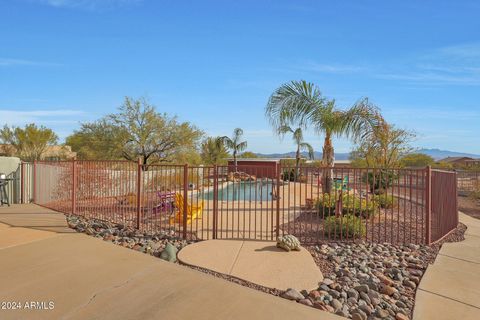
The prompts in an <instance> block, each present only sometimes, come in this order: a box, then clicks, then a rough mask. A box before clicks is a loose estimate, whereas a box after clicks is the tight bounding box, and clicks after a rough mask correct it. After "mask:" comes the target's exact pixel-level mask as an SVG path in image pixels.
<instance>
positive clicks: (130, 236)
mask: <svg viewBox="0 0 480 320" xmlns="http://www.w3.org/2000/svg"><path fill="white" fill-rule="evenodd" d="M66 218H67V223H68V226H69V227H70V228H72V229H75V230H76V231H77V232H82V233H86V234H88V235H90V236H93V237H96V238H100V239H103V240H105V241H109V242H112V243H114V244H117V245H120V246H122V247H125V248H129V249H133V250H137V251H140V252H143V253H147V254H150V255H152V256H155V257H159V258H162V259H164V260H167V261H171V262H175V261H176V253H177V252H178V251H179V250H181V249H182V248H183V247H185V246H186V245H188V244H190V243H193V241H186V240H183V239H180V238H178V237H177V236H176V235H175V233H174V232H173V231H160V232H151V231H145V232H140V231H138V230H136V229H134V228H132V227H129V226H123V225H120V224H113V223H110V222H106V221H101V220H95V219H87V218H85V217H82V216H77V215H66Z"/></svg>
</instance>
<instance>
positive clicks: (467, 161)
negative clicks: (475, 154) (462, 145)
mask: <svg viewBox="0 0 480 320" xmlns="http://www.w3.org/2000/svg"><path fill="white" fill-rule="evenodd" d="M438 162H442V163H449V164H451V165H453V166H464V167H473V166H477V165H480V159H474V158H470V157H447V158H444V159H441V160H439V161H438Z"/></svg>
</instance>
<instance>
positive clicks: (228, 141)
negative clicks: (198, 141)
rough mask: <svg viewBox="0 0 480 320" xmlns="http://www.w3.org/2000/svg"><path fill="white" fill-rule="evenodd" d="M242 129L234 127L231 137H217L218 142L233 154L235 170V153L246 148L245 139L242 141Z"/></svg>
mask: <svg viewBox="0 0 480 320" xmlns="http://www.w3.org/2000/svg"><path fill="white" fill-rule="evenodd" d="M242 136H243V130H242V129H240V128H236V129H235V130H233V137H232V138H230V137H227V136H223V137H219V138H218V139H217V141H218V143H223V145H224V146H225V147H226V148H227V149H230V150H232V154H233V165H234V166H235V172H237V153H239V152H242V151H243V150H245V149H246V148H247V141H242V142H240V140H241V139H242Z"/></svg>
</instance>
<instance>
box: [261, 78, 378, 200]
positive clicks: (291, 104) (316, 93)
mask: <svg viewBox="0 0 480 320" xmlns="http://www.w3.org/2000/svg"><path fill="white" fill-rule="evenodd" d="M265 113H266V116H267V117H268V119H269V120H270V122H271V124H272V125H273V126H274V127H276V128H279V127H280V126H282V125H284V124H286V123H299V124H300V126H302V127H307V126H309V125H311V126H313V127H314V129H315V131H316V132H317V133H318V134H323V135H324V138H325V140H324V144H323V148H322V150H323V156H322V163H323V165H324V166H325V167H329V168H331V167H333V166H334V162H335V152H334V148H333V142H332V139H333V137H334V136H336V137H342V136H343V137H347V138H351V139H353V140H354V141H357V140H358V139H360V138H363V137H365V136H368V135H370V134H371V133H372V128H373V127H374V126H376V125H377V124H378V123H379V121H380V120H381V116H380V113H379V111H378V109H377V108H376V107H375V106H373V105H371V104H370V103H369V102H368V100H367V99H363V100H361V101H359V102H357V103H356V104H355V105H354V106H352V107H351V108H349V109H347V110H342V109H338V108H337V107H336V106H335V101H334V100H331V101H328V100H327V99H325V98H324V97H323V96H322V94H321V92H320V89H319V88H318V87H317V86H315V85H314V84H313V83H308V82H306V81H304V80H302V81H292V82H290V83H286V84H283V85H282V86H280V87H279V88H278V89H277V90H275V92H274V93H273V94H272V95H271V96H270V99H269V100H268V103H267V106H266V109H265ZM332 174H333V172H332V170H326V171H325V175H324V186H325V190H324V191H325V192H331V189H332Z"/></svg>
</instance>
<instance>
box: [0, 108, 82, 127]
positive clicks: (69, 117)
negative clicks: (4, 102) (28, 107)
mask: <svg viewBox="0 0 480 320" xmlns="http://www.w3.org/2000/svg"><path fill="white" fill-rule="evenodd" d="M81 115H84V112H83V111H79V110H66V109H58V110H33V111H16V110H5V109H3V110H2V109H0V124H1V125H3V124H8V125H16V126H19V125H25V124H28V123H40V124H73V123H77V122H78V120H77V119H76V118H78V116H81Z"/></svg>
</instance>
